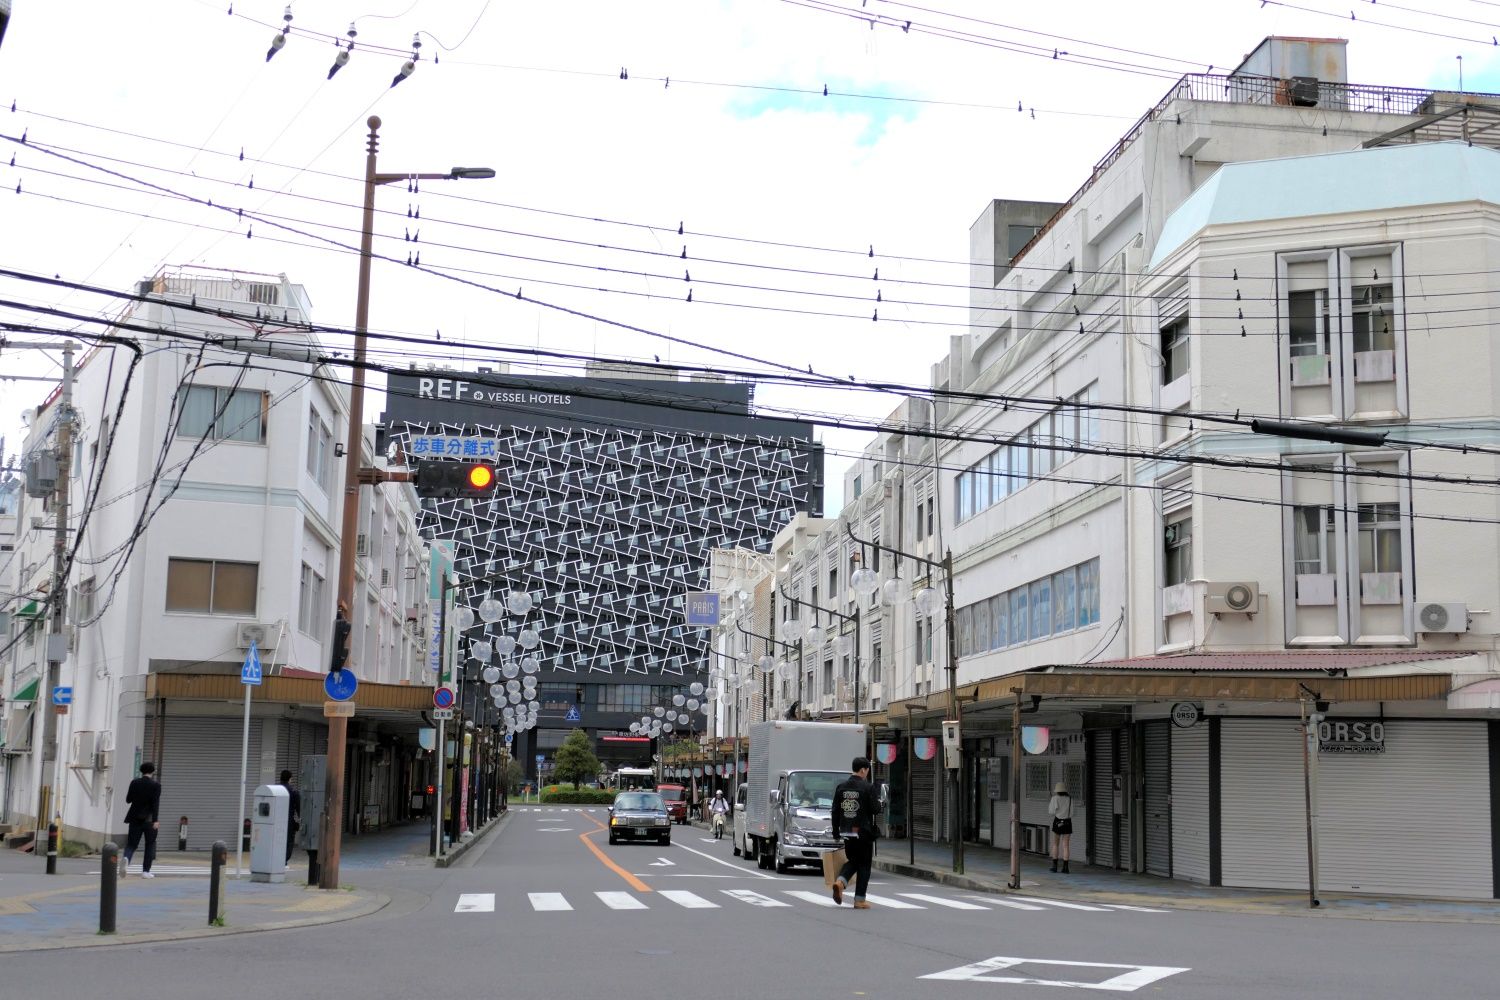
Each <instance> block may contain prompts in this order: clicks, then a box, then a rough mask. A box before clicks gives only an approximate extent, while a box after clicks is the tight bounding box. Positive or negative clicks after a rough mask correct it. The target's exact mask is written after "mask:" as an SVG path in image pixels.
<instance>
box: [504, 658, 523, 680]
mask: <svg viewBox="0 0 1500 1000" xmlns="http://www.w3.org/2000/svg"><path fill="white" fill-rule="evenodd" d="M500 672H501V673H502V674H504V675H505V676H506V677H514V676H516V674H519V673H520V672H521V668H520V667H518V666H516V661H515V660H506V661H505V666H503V667H501V668H500Z"/></svg>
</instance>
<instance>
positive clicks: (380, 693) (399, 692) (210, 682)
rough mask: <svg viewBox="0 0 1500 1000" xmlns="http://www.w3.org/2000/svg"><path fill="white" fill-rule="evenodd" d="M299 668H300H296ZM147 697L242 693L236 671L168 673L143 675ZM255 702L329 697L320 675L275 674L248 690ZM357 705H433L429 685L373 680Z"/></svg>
mask: <svg viewBox="0 0 1500 1000" xmlns="http://www.w3.org/2000/svg"><path fill="white" fill-rule="evenodd" d="M299 672H300V671H299ZM146 697H147V698H178V699H182V700H185V701H231V702H238V701H240V700H241V699H243V698H244V697H245V688H244V685H242V684H241V683H240V678H239V675H238V674H169V673H154V674H148V675H147V677H146ZM251 698H252V699H253V700H255V701H258V702H277V703H282V704H288V705H304V706H308V707H318V708H321V707H322V705H323V703H324V702H325V701H327V700H328V696H327V694H326V693H325V692H324V691H323V681H322V679H321V675H319V676H317V677H286V676H274V677H266V678H264V679H263V681H262V683H261V685H260V686H259V687H257V688H256V689H255V691H254V692H253V693H252V694H251ZM354 703H355V705H356V706H357V708H358V709H394V710H397V711H404V712H421V711H426V710H428V709H431V708H432V688H430V687H418V686H415V685H410V684H376V683H374V682H373V681H361V682H360V684H359V690H358V692H357V693H356V694H355V696H354Z"/></svg>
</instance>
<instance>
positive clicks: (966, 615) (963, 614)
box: [958, 607, 974, 656]
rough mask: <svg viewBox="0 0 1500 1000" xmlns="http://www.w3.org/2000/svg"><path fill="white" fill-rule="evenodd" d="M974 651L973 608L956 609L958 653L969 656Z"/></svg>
mask: <svg viewBox="0 0 1500 1000" xmlns="http://www.w3.org/2000/svg"><path fill="white" fill-rule="evenodd" d="M973 652H974V609H973V607H967V608H959V609H958V655H959V656H969V655H970V654H972V653H973Z"/></svg>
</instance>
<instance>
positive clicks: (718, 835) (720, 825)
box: [714, 813, 724, 840]
mask: <svg viewBox="0 0 1500 1000" xmlns="http://www.w3.org/2000/svg"><path fill="white" fill-rule="evenodd" d="M714 839H715V840H723V839H724V814H723V813H714Z"/></svg>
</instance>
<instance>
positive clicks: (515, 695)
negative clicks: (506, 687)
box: [505, 691, 521, 705]
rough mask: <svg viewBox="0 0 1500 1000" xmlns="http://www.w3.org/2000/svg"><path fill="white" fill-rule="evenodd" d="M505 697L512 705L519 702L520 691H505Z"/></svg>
mask: <svg viewBox="0 0 1500 1000" xmlns="http://www.w3.org/2000/svg"><path fill="white" fill-rule="evenodd" d="M505 697H506V698H507V699H509V701H510V703H511V704H512V705H519V704H521V692H519V691H508V692H506V695H505Z"/></svg>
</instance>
